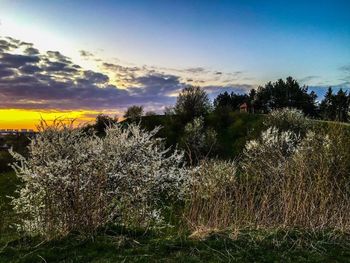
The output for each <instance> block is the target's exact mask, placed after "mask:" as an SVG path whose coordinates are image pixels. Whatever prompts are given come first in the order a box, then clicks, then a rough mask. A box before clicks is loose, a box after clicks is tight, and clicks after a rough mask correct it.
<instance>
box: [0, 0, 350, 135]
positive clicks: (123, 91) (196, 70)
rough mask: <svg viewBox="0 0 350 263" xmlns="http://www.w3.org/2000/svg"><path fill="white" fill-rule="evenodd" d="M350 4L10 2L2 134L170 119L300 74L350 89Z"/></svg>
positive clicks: (2, 62) (1, 66) (320, 86)
mask: <svg viewBox="0 0 350 263" xmlns="http://www.w3.org/2000/svg"><path fill="white" fill-rule="evenodd" d="M349 13H350V1H348V0H332V1H322V0H318V1H312V0H309V1H298V0H296V1H286V0H285V1H282V0H281V1H277V0H266V1H260V0H259V1H258V0H241V1H239V0H237V1H234V0H230V1H225V0H221V1H206V0H198V1H195V0H186V1H181V0H178V1H167V0H162V1H161V0H159V1H156V0H154V1H152V0H148V1H141V0H138V1H136V0H129V1H116V0H114V1H112V0H111V1H106V0H99V1H92V0H84V1H82V0H81V1H79V0H75V1H67V0H52V1H47V0H27V1H24V0H21V1H19V0H0V129H5V128H33V127H35V125H36V123H37V122H38V121H39V120H40V119H41V118H44V119H48V120H50V119H54V118H57V117H60V118H76V119H77V120H78V121H80V122H88V121H91V120H92V119H93V118H94V117H95V116H96V115H97V114H99V113H104V114H109V115H111V116H122V114H123V111H125V109H126V108H127V107H128V106H130V105H143V106H144V108H145V111H156V112H159V113H161V112H162V111H163V110H164V108H165V107H166V106H170V105H173V104H174V103H175V101H176V96H177V94H178V93H179V91H180V90H181V89H182V88H183V87H184V86H185V85H188V84H191V85H198V86H201V87H202V88H203V89H204V90H206V91H207V92H208V94H209V95H210V97H211V98H214V97H215V96H216V95H217V94H219V93H221V92H223V91H234V92H238V93H244V92H249V90H250V89H252V88H256V87H257V86H259V85H264V84H265V83H266V82H267V81H275V80H277V79H278V78H286V77H287V76H292V77H294V78H295V79H297V80H298V81H299V83H300V84H302V85H307V86H309V89H310V90H314V91H316V93H317V94H318V95H319V99H321V98H322V96H323V94H324V91H325V89H326V88H328V87H329V86H332V87H334V88H335V89H339V88H343V89H347V90H348V89H350V19H349Z"/></svg>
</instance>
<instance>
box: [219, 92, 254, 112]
mask: <svg viewBox="0 0 350 263" xmlns="http://www.w3.org/2000/svg"><path fill="white" fill-rule="evenodd" d="M242 103H249V96H248V95H247V94H236V93H234V92H231V94H229V93H228V92H227V91H225V92H224V93H221V94H219V95H218V96H217V97H216V98H215V100H214V107H215V110H228V111H234V110H237V109H239V106H240V105H241V104H242Z"/></svg>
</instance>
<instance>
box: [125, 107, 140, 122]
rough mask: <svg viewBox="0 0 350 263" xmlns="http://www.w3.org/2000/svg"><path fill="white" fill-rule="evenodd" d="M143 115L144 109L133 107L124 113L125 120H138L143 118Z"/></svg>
mask: <svg viewBox="0 0 350 263" xmlns="http://www.w3.org/2000/svg"><path fill="white" fill-rule="evenodd" d="M142 114H143V107H142V106H136V105H133V106H130V107H129V108H127V110H126V111H125V113H124V118H127V119H131V120H136V119H139V118H141V116H142Z"/></svg>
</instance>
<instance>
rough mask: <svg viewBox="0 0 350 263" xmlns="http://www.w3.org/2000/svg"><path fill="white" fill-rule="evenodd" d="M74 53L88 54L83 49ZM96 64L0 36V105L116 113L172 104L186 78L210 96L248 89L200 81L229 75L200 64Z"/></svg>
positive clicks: (5, 106)
mask: <svg viewBox="0 0 350 263" xmlns="http://www.w3.org/2000/svg"><path fill="white" fill-rule="evenodd" d="M80 54H81V56H82V57H91V56H94V54H92V53H90V52H88V51H84V50H81V51H80ZM93 59H94V60H95V61H99V60H98V59H97V58H96V57H94V58H93ZM98 65H99V68H100V72H98V71H93V70H85V69H84V68H82V67H80V66H79V65H77V64H75V63H74V62H73V61H72V59H71V58H69V57H67V56H65V55H63V54H61V53H60V52H58V51H47V52H40V51H39V50H38V49H36V48H35V47H34V45H33V44H32V43H27V42H23V41H20V40H17V39H14V38H9V37H7V38H1V37H0V108H15V109H37V110H94V111H109V112H112V111H115V112H120V111H121V110H124V109H125V108H126V107H128V106H130V105H134V104H138V105H144V106H145V109H147V110H153V111H156V110H160V109H163V108H164V106H169V105H171V104H174V103H175V100H176V94H177V93H179V92H180V91H181V89H182V88H183V87H185V86H186V85H187V84H188V83H189V82H192V81H193V83H195V84H197V85H198V84H201V85H202V86H203V89H205V90H206V91H207V92H208V93H209V94H210V96H211V97H213V96H215V95H217V94H219V93H221V92H224V91H227V90H229V91H235V92H244V91H247V90H248V89H250V86H249V85H244V84H242V85H234V84H232V83H230V84H227V85H222V86H220V85H211V86H208V85H205V83H206V80H203V79H200V78H199V76H202V75H203V76H204V75H205V74H209V78H213V77H215V79H216V80H217V79H218V78H221V76H223V75H225V76H229V74H225V73H222V72H218V71H209V70H207V69H205V68H203V67H193V68H187V69H179V70H176V69H173V70H171V72H169V70H163V69H162V70H161V69H160V68H157V67H152V66H147V65H145V66H134V65H128V66H125V65H121V64H118V62H116V63H109V62H106V61H102V62H99V64H98ZM237 74H238V73H237ZM232 79H233V76H231V80H232ZM115 83H117V84H115Z"/></svg>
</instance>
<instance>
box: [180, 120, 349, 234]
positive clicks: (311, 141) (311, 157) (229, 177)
mask: <svg viewBox="0 0 350 263" xmlns="http://www.w3.org/2000/svg"><path fill="white" fill-rule="evenodd" d="M296 138H297V140H296V141H295V139H296ZM296 142H297V143H296ZM349 149H350V131H349V129H346V127H344V126H342V125H335V126H334V127H331V128H330V129H329V130H320V131H319V132H318V133H317V134H316V133H315V132H313V131H308V132H307V133H306V135H305V137H304V138H303V139H301V140H299V137H298V136H296V134H294V133H293V132H290V131H282V132H280V131H278V130H277V129H276V128H270V129H268V130H267V131H265V132H264V133H262V136H261V138H259V139H258V140H254V141H250V142H248V143H247V145H246V150H245V152H244V155H243V159H242V160H241V161H240V164H239V169H236V168H235V165H232V164H229V163H226V162H217V161H215V162H212V161H211V162H206V163H202V164H201V165H200V166H199V167H197V169H196V170H195V175H196V176H195V178H199V179H197V180H195V181H194V185H193V186H192V193H191V199H190V200H189V202H188V204H187V209H186V213H185V218H186V219H187V222H188V225H189V227H190V229H192V230H198V229H203V228H204V229H206V230H207V229H208V228H209V229H223V228H227V227H234V228H237V229H242V228H247V227H252V228H288V229H291V228H303V229H305V230H311V231H315V230H325V229H328V230H329V229H333V230H341V231H345V232H349V231H350V217H349V214H350V163H349V160H350V150H349Z"/></svg>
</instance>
